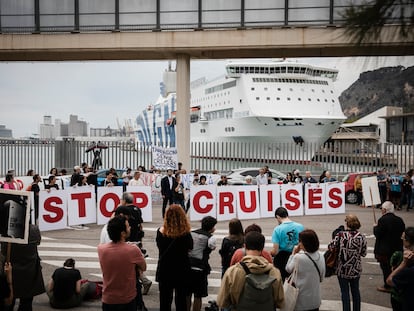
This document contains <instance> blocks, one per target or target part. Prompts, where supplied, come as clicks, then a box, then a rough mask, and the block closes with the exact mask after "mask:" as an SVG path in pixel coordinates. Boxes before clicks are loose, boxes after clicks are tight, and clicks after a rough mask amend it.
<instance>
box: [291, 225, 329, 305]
mask: <svg viewBox="0 0 414 311" xmlns="http://www.w3.org/2000/svg"><path fill="white" fill-rule="evenodd" d="M295 266H296V267H298V270H297V278H296V280H295V284H296V287H297V288H299V295H298V299H297V301H296V307H295V310H298V311H299V310H311V311H317V310H319V307H320V305H321V285H320V284H321V282H322V280H323V277H324V275H325V260H324V258H323V256H322V255H321V254H320V253H319V239H318V236H317V234H316V232H315V231H314V230H311V229H305V230H303V231H302V232H300V233H299V244H298V245H296V246H295V247H294V248H293V251H292V255H290V257H289V260H288V262H287V264H286V271H287V272H289V273H292V272H293V270H294V269H295Z"/></svg>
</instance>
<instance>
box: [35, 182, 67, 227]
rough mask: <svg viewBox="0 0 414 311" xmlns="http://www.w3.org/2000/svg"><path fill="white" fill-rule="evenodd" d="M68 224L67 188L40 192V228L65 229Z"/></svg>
mask: <svg viewBox="0 0 414 311" xmlns="http://www.w3.org/2000/svg"><path fill="white" fill-rule="evenodd" d="M67 226H68V224H67V194H66V190H54V189H51V190H50V191H45V190H42V191H40V192H39V230H40V231H50V230H59V229H65V228H66V227H67Z"/></svg>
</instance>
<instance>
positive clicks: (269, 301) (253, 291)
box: [237, 261, 276, 311]
mask: <svg viewBox="0 0 414 311" xmlns="http://www.w3.org/2000/svg"><path fill="white" fill-rule="evenodd" d="M239 264H240V265H241V266H242V267H243V269H244V271H245V272H246V276H245V283H244V289H243V291H242V293H241V294H240V298H239V303H238V304H237V311H251V310H260V311H274V310H275V309H276V306H275V305H274V299H273V283H274V282H275V281H276V278H275V277H274V276H271V275H269V273H268V272H267V273H263V274H253V273H250V269H249V268H248V267H247V265H246V263H244V262H243V261H241V262H240V263H239Z"/></svg>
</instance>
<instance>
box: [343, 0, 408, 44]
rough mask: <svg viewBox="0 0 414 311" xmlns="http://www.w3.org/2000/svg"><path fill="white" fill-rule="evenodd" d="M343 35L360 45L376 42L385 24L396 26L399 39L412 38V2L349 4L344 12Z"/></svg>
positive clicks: (383, 0)
mask: <svg viewBox="0 0 414 311" xmlns="http://www.w3.org/2000/svg"><path fill="white" fill-rule="evenodd" d="M343 18H344V19H345V28H346V30H345V33H346V35H348V36H349V37H350V39H351V40H352V41H353V42H355V43H357V44H361V43H364V42H366V41H372V40H375V41H378V40H379V39H380V36H381V31H382V29H383V27H384V26H385V25H386V24H394V25H395V24H396V25H399V27H398V33H397V34H396V35H398V36H399V37H400V38H401V39H405V40H406V39H409V40H412V39H413V38H414V29H413V28H414V26H413V25H414V1H413V0H376V1H375V0H374V1H367V2H365V3H364V4H362V5H361V4H358V5H356V4H351V5H350V6H349V7H348V8H347V9H346V10H345V12H344V14H343Z"/></svg>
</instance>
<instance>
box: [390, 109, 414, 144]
mask: <svg viewBox="0 0 414 311" xmlns="http://www.w3.org/2000/svg"><path fill="white" fill-rule="evenodd" d="M383 118H384V120H385V122H386V123H387V129H388V131H387V142H391V143H394V144H413V143H414V113H401V114H396V115H391V116H384V117H383Z"/></svg>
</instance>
